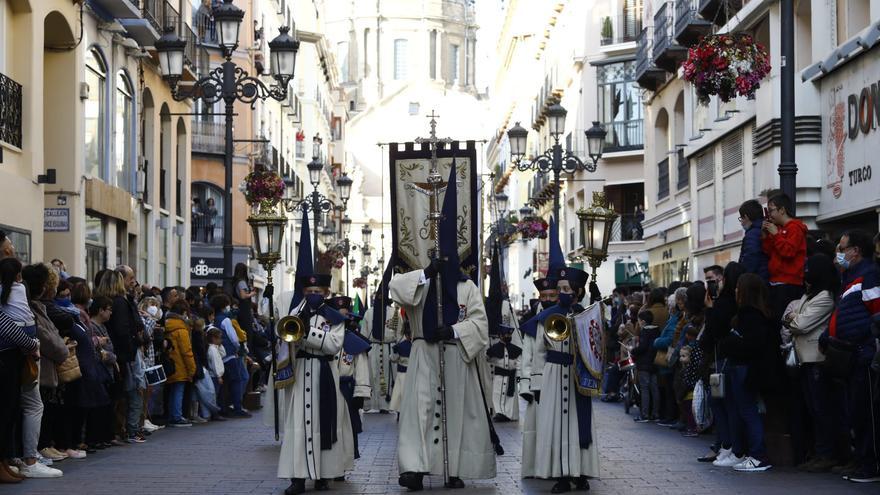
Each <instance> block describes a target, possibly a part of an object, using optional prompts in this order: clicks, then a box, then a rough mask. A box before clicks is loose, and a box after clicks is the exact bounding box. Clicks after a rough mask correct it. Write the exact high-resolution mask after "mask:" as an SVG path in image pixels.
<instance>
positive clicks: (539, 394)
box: [532, 390, 541, 404]
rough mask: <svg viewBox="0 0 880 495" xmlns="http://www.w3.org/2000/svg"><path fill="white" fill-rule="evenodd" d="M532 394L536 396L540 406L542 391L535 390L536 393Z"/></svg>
mask: <svg viewBox="0 0 880 495" xmlns="http://www.w3.org/2000/svg"><path fill="white" fill-rule="evenodd" d="M532 393H533V394H535V402H536V403H538V404H540V403H541V391H540V390H535V391H534V392H532Z"/></svg>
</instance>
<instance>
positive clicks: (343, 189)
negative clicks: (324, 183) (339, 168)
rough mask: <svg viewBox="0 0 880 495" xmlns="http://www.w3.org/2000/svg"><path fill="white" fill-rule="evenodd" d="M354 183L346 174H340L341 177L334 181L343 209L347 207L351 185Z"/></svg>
mask: <svg viewBox="0 0 880 495" xmlns="http://www.w3.org/2000/svg"><path fill="white" fill-rule="evenodd" d="M352 182H354V181H353V180H351V177H349V176H348V174H342V177H340V178H338V179H336V187H338V188H339V197H340V198H341V199H342V205H343V209H345V207H346V206H347V205H348V200H349V199H350V198H351V184H352Z"/></svg>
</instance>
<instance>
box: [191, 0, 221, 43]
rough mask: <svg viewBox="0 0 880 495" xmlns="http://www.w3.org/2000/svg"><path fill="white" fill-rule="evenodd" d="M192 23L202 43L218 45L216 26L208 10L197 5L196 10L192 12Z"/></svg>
mask: <svg viewBox="0 0 880 495" xmlns="http://www.w3.org/2000/svg"><path fill="white" fill-rule="evenodd" d="M192 25H193V27H194V28H195V32H196V34H198V36H199V40H201V42H202V44H204V45H208V46H214V47H218V46H219V43H220V42H219V39H218V37H217V26H216V25H215V24H214V19H213V18H212V17H211V11H210V10H206V9H205V7H204V6H202V7H199V9H198V10H196V11H195V12H193V22H192Z"/></svg>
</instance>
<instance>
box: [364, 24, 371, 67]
mask: <svg viewBox="0 0 880 495" xmlns="http://www.w3.org/2000/svg"><path fill="white" fill-rule="evenodd" d="M363 46H364V76H363V77H367V76H369V75H370V69H369V67H370V57H369V54H370V28H366V29H364V45H363Z"/></svg>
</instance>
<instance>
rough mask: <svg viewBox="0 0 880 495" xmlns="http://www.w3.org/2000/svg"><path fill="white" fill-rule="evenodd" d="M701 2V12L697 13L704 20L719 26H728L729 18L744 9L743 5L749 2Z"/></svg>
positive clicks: (727, 0)
mask: <svg viewBox="0 0 880 495" xmlns="http://www.w3.org/2000/svg"><path fill="white" fill-rule="evenodd" d="M698 1H699V2H700V7H699V11H698V12H697V13H698V14H700V15H701V16H703V19H707V20H710V21H711V22H712V23H713V24H715V25H717V26H723V25H725V24H727V19H728V17H730V16H732V15H734V14H736V13H737V12H739V10H740V9H742V6H743V4H746V3H748V0H698ZM725 4H726V6H725Z"/></svg>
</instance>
